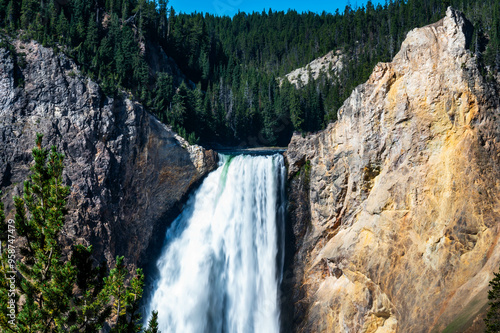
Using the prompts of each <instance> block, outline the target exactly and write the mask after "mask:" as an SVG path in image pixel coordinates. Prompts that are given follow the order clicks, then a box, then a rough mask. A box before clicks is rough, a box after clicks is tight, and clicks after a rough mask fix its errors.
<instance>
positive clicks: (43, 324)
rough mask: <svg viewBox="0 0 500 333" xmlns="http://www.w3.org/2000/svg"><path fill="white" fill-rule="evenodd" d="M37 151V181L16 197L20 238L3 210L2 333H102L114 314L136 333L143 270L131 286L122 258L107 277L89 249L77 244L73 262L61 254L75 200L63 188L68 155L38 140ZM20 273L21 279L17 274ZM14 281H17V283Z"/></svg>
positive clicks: (29, 182)
mask: <svg viewBox="0 0 500 333" xmlns="http://www.w3.org/2000/svg"><path fill="white" fill-rule="evenodd" d="M32 153H33V157H34V160H35V162H34V165H33V167H32V168H31V170H32V175H31V177H30V179H29V180H27V181H25V183H24V194H23V197H22V198H19V197H14V205H15V210H16V214H15V219H14V220H15V223H14V225H15V232H14V227H13V223H11V221H9V223H10V224H9V225H8V226H7V224H5V221H4V220H5V216H4V212H3V205H1V204H0V225H1V228H0V229H1V231H3V232H2V238H0V242H1V249H0V255H1V258H0V261H1V262H0V310H1V311H0V330H4V331H7V332H10V331H15V332H96V331H98V330H99V329H100V328H101V327H102V325H103V323H104V322H105V321H106V320H108V318H109V317H110V315H111V314H112V311H114V313H115V314H116V315H117V319H116V322H115V323H112V324H116V325H115V326H116V327H115V328H114V330H115V331H117V332H138V331H139V330H140V326H139V325H137V324H136V323H137V322H138V321H139V316H138V315H137V312H138V311H137V310H138V302H139V299H140V298H141V296H142V288H143V282H144V275H143V274H142V271H141V270H140V269H138V270H137V271H136V274H135V276H133V277H132V279H131V282H130V283H129V284H126V283H125V281H126V278H127V276H128V271H127V270H126V269H125V265H124V264H123V257H118V258H117V261H116V267H115V268H114V269H112V270H111V272H110V273H109V276H108V277H105V271H106V269H105V267H103V266H101V267H99V268H94V265H93V263H92V261H91V259H90V257H91V252H92V249H91V247H84V246H81V245H77V246H75V248H74V249H73V252H72V254H71V258H66V257H64V256H63V254H62V251H61V245H60V244H59V234H60V232H61V230H62V228H63V226H64V221H65V215H66V197H67V195H68V194H69V188H68V187H67V186H65V185H63V184H62V172H63V159H64V156H63V155H62V154H61V153H58V152H57V150H56V147H54V146H53V147H52V148H51V150H48V149H44V148H42V135H40V134H37V139H36V147H35V148H34V149H33V150H32ZM5 235H13V236H12V238H14V236H16V237H19V238H21V239H22V240H23V242H22V243H21V244H23V245H22V246H21V247H20V248H15V246H17V244H18V243H15V242H14V240H13V239H11V237H9V239H7V238H6V237H5ZM8 245H10V246H8ZM21 258H22V260H19V259H21ZM16 259H17V260H16ZM16 270H17V273H11V271H16ZM10 278H12V279H10ZM11 281H15V285H12V284H11ZM111 302H114V303H113V304H112V303H111ZM11 304H14V305H15V306H12V307H13V310H12V311H13V316H15V317H14V318H15V320H16V322H15V325H16V326H17V329H12V325H11V323H9V320H10V319H11V318H10V317H9V316H8V315H9V314H11V310H10V309H9V306H11ZM122 329H124V330H122Z"/></svg>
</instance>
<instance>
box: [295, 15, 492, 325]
mask: <svg viewBox="0 0 500 333" xmlns="http://www.w3.org/2000/svg"><path fill="white" fill-rule="evenodd" d="M470 36H471V25H470V23H469V22H468V21H467V20H466V19H465V18H464V17H463V15H462V14H461V13H459V12H457V11H455V10H453V9H451V8H448V10H447V12H446V17H445V18H444V19H443V20H441V21H439V22H437V23H435V24H432V25H429V26H426V27H423V28H419V29H415V30H413V31H411V32H410V33H408V36H407V38H406V40H405V41H404V43H403V45H402V47H401V50H400V52H399V53H398V54H397V55H396V56H395V58H394V60H393V61H392V62H391V63H380V64H378V65H377V66H376V68H375V69H374V71H373V74H372V75H371V76H370V79H369V80H368V82H366V83H365V84H363V85H361V86H359V87H357V88H356V89H355V90H354V92H353V93H352V95H351V96H350V97H349V98H348V99H347V100H346V102H345V103H344V105H343V106H342V107H341V109H340V110H339V120H338V121H337V122H336V123H334V124H330V125H329V126H328V128H327V129H326V130H324V131H322V132H319V133H317V134H314V135H310V136H307V137H305V138H302V137H301V136H299V135H295V136H294V137H293V138H292V141H291V143H290V145H289V149H288V152H287V162H288V164H289V178H290V182H291V191H292V193H291V194H290V196H291V197H300V196H305V197H307V198H308V202H307V209H308V212H309V214H304V212H303V208H300V207H298V206H297V205H296V204H294V202H293V201H291V202H290V204H291V208H290V211H291V219H292V223H294V230H303V229H304V228H306V231H305V232H302V233H298V234H297V233H296V235H295V237H296V239H295V246H296V254H295V261H294V263H295V265H296V267H295V270H294V273H295V275H294V278H293V280H292V281H291V282H292V284H293V285H294V286H295V289H296V290H298V291H296V292H295V294H294V297H295V299H294V300H293V302H294V304H296V307H295V318H294V320H295V323H296V325H297V330H298V331H300V332H433V331H439V332H440V331H442V330H443V329H445V328H446V327H447V326H448V325H452V326H453V327H455V328H457V329H459V330H460V329H463V328H464V327H467V326H468V325H469V326H470V325H472V323H473V321H474V319H475V318H477V316H478V314H480V313H482V312H484V309H485V305H486V304H487V294H486V293H487V290H488V281H489V280H490V279H491V278H492V277H493V272H494V271H498V267H499V263H500V248H499V243H498V239H499V230H498V221H500V201H499V199H500V197H499V194H500V181H499V179H500V177H499V176H500V164H499V162H500V143H499V139H500V122H499V119H498V114H499V112H500V108H499V100H498V95H497V93H496V92H497V91H498V87H496V86H492V85H491V84H486V83H485V82H484V81H483V79H482V77H481V76H480V75H479V74H478V69H477V67H476V65H475V60H474V58H473V56H472V54H471V53H470V52H469V51H468V50H467V47H468V44H469V43H470V38H471V37H470ZM306 165H307V169H308V171H307V172H308V173H309V175H308V177H302V176H301V175H302V174H303V173H304V172H305V170H306V168H305V166H306ZM306 183H307V184H306ZM301 190H302V191H303V192H302V193H300V191H301ZM297 191H299V192H297ZM296 212H299V213H300V214H299V215H297V214H296ZM308 215H310V221H307V220H304V217H306V218H307V216H308ZM295 226H300V227H301V228H297V227H295ZM325 262H326V263H327V264H325ZM340 272H341V274H340ZM476 322H477V320H476ZM476 324H477V323H476ZM479 326H480V325H479Z"/></svg>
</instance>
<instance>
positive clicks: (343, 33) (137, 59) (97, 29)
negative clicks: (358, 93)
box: [0, 0, 500, 146]
mask: <svg viewBox="0 0 500 333" xmlns="http://www.w3.org/2000/svg"><path fill="white" fill-rule="evenodd" d="M449 5H451V6H453V7H454V8H457V9H459V10H461V11H463V12H464V13H465V14H466V16H467V17H468V18H469V19H470V20H471V21H472V22H473V24H474V35H473V43H472V45H471V51H472V52H474V53H475V54H476V55H477V61H478V62H480V65H481V68H483V75H484V76H486V77H487V78H489V79H491V78H492V77H493V75H494V74H496V73H498V70H499V68H500V52H499V51H500V49H499V42H500V24H499V16H500V2H498V1H496V0H480V1H473V0H451V1H443V0H390V1H386V2H385V4H383V5H377V6H374V5H373V3H372V2H371V1H368V3H366V5H364V6H361V7H359V8H354V7H352V6H347V7H346V8H345V9H344V10H342V11H337V12H335V13H326V12H323V13H321V14H316V13H311V12H309V13H298V12H296V11H294V10H289V11H287V12H282V11H272V10H270V11H263V12H254V13H242V12H240V13H238V14H236V15H235V16H234V17H227V16H224V17H219V16H214V15H211V14H199V13H194V14H177V13H176V12H175V9H174V8H172V7H170V6H169V4H168V2H167V1H166V0H158V1H149V0H71V1H60V0H42V1H38V0H0V29H1V32H0V33H1V34H2V35H3V36H4V37H5V36H10V37H11V38H12V37H16V38H21V39H24V40H29V39H35V40H37V41H39V42H41V43H43V45H45V46H50V47H54V48H56V49H57V50H59V51H61V52H64V53H66V54H67V55H69V56H70V57H72V58H73V59H75V61H76V62H77V63H78V64H79V65H80V67H81V69H82V70H83V72H84V73H85V74H87V75H89V76H90V77H91V78H93V79H94V80H97V81H98V82H99V83H100V84H101V87H102V88H103V90H104V92H105V93H106V94H108V95H114V94H117V93H120V92H122V91H127V92H128V93H129V94H132V95H133V96H134V97H135V98H136V99H137V100H139V101H141V102H142V103H144V105H145V106H146V107H147V108H148V109H149V110H150V111H151V112H153V113H154V114H155V115H156V116H157V117H158V118H159V119H160V120H162V121H163V122H165V123H168V124H171V125H172V126H173V128H174V129H175V130H177V131H178V132H179V133H180V134H181V135H183V136H184V137H186V138H188V140H189V141H190V142H191V143H193V142H201V143H204V144H208V145H210V144H215V143H218V144H223V145H245V146H260V145H265V146H270V145H286V144H287V142H288V140H289V139H290V136H291V134H292V132H293V131H300V132H302V133H306V132H313V131H317V130H319V129H321V128H323V127H324V126H326V124H328V123H329V122H332V121H335V119H336V114H337V110H338V108H339V107H340V106H341V105H342V102H343V101H344V100H345V99H346V98H347V97H348V96H349V95H350V93H351V91H352V89H353V88H354V87H355V86H357V85H358V84H360V83H363V82H364V81H366V79H367V78H368V76H369V74H370V73H371V71H372V69H373V67H374V65H375V64H376V63H377V62H379V61H390V60H391V59H392V57H393V56H394V55H395V54H396V53H397V51H398V49H399V47H400V45H401V43H402V41H403V40H404V38H405V36H406V34H407V32H408V31H409V30H411V29H413V28H416V27H420V26H423V25H426V24H429V23H432V22H435V21H438V20H439V19H441V18H442V17H443V16H444V14H445V10H446V8H447V6H449ZM9 40H10V39H9V38H2V44H3V45H4V46H7V47H10V49H11V50H13V48H12V47H11V46H9V45H8V44H9ZM330 50H340V52H341V53H342V54H343V55H344V59H345V60H344V66H343V69H342V71H341V72H340V73H339V75H338V76H335V78H334V79H329V78H327V76H326V75H321V76H320V77H319V78H318V79H317V80H309V82H308V83H307V84H305V85H303V86H302V87H301V88H300V89H296V88H295V86H293V85H292V84H289V83H288V81H287V80H284V83H283V84H280V80H279V78H280V77H283V76H284V75H285V74H287V73H288V72H290V71H292V70H293V69H295V68H298V67H301V66H304V65H306V64H307V63H309V62H310V61H311V60H313V59H315V58H317V57H319V56H322V55H324V54H326V53H327V52H329V51H330ZM162 53H164V54H165V55H167V56H168V57H170V58H171V59H173V60H174V61H175V62H176V63H177V65H178V66H179V68H180V70H181V72H182V73H183V75H179V74H178V73H177V74H176V72H175V71H162V70H161V68H162V66H158V64H157V63H156V64H155V62H158V61H159V60H158V59H159V58H161V55H162ZM13 55H14V56H15V59H16V61H17V62H18V64H19V66H21V67H22V62H23V61H22V52H20V54H14V52H13ZM158 68H160V69H158ZM22 82H23V81H22V79H20V80H18V84H20V85H22V84H23V83H22Z"/></svg>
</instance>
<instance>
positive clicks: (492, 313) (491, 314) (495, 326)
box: [484, 272, 500, 333]
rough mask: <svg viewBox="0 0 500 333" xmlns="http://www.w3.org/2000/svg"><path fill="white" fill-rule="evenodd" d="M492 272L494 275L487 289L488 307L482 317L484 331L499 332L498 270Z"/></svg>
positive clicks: (499, 273) (499, 297) (499, 298)
mask: <svg viewBox="0 0 500 333" xmlns="http://www.w3.org/2000/svg"><path fill="white" fill-rule="evenodd" d="M493 274H494V276H495V277H494V278H493V279H492V280H491V281H490V287H491V289H490V290H489V291H488V299H489V300H490V302H489V303H488V304H489V306H490V309H489V310H488V313H487V314H486V318H485V319H484V321H485V323H486V330H485V332H486V333H497V332H500V272H498V273H493Z"/></svg>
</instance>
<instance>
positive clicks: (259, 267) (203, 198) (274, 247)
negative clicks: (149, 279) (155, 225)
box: [148, 154, 286, 333]
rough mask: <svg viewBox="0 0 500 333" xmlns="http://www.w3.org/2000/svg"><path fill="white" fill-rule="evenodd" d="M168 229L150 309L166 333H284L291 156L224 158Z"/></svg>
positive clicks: (160, 327)
mask: <svg viewBox="0 0 500 333" xmlns="http://www.w3.org/2000/svg"><path fill="white" fill-rule="evenodd" d="M220 160H221V161H220V162H219V167H218V169H217V170H215V171H213V172H212V173H210V174H209V175H208V176H207V178H206V179H205V180H204V181H203V183H202V184H201V186H200V188H199V189H198V190H197V191H196V193H195V194H194V195H193V196H191V198H190V199H189V200H188V202H187V204H186V207H185V209H184V211H183V212H182V214H181V215H180V216H179V217H178V218H177V219H176V220H175V221H174V222H173V224H172V226H171V227H170V228H169V230H168V231H167V236H166V242H165V248H164V250H163V253H162V255H161V256H160V258H159V260H158V263H157V267H158V270H159V278H158V280H157V281H156V282H155V285H154V287H153V288H154V289H153V293H152V297H151V301H150V304H149V311H148V313H151V311H152V310H157V311H158V322H159V329H160V331H161V332H162V333H205V332H206V333H212V332H214V333H218V332H224V333H252V332H259V333H278V332H279V330H280V303H279V299H278V298H279V285H280V283H281V279H282V268H283V255H284V254H283V253H284V248H283V243H284V240H283V239H284V216H285V203H284V202H285V199H284V195H285V187H284V180H285V178H284V177H285V174H286V172H285V171H286V170H285V166H284V163H283V157H282V156H281V155H279V154H276V155H272V156H248V155H239V156H235V157H230V156H224V155H221V156H220Z"/></svg>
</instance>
